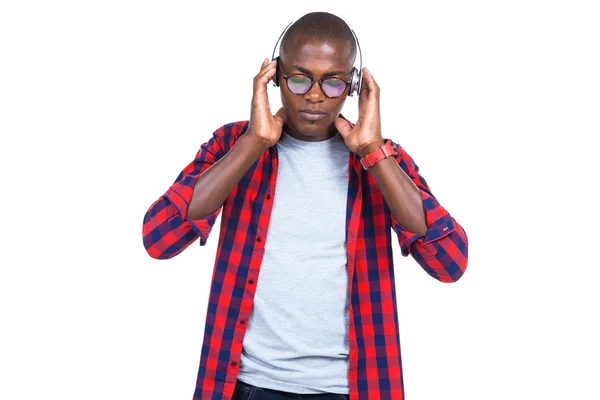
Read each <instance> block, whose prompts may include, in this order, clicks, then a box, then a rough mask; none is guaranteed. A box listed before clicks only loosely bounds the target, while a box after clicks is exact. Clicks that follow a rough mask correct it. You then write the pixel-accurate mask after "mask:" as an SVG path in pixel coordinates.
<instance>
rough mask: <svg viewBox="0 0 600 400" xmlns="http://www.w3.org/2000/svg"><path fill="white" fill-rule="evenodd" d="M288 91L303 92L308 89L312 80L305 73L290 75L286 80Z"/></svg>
mask: <svg viewBox="0 0 600 400" xmlns="http://www.w3.org/2000/svg"><path fill="white" fill-rule="evenodd" d="M287 84H288V88H289V89H290V92H292V93H295V94H304V93H306V92H308V90H309V89H310V85H311V84H312V81H311V80H310V78H309V77H307V76H305V75H292V76H290V77H289V78H288V80H287Z"/></svg>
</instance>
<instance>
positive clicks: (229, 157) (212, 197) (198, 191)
mask: <svg viewBox="0 0 600 400" xmlns="http://www.w3.org/2000/svg"><path fill="white" fill-rule="evenodd" d="M267 149H268V146H267V145H266V144H265V143H264V142H262V141H260V139H259V138H257V137H255V136H252V135H250V134H248V133H246V134H244V135H242V136H240V138H239V139H238V140H237V141H236V142H235V144H234V145H233V147H232V148H231V149H230V150H229V151H228V152H227V154H225V155H224V156H223V157H221V158H220V159H219V160H218V161H217V162H215V163H214V164H213V165H211V166H210V168H208V169H207V170H206V171H204V172H203V173H202V174H201V175H200V176H199V177H198V179H197V180H196V183H195V185H194V193H193V195H192V199H191V201H190V204H189V207H188V210H187V216H188V217H189V218H190V219H194V220H197V219H200V218H202V217H204V216H206V215H208V214H210V213H212V212H214V211H215V210H217V209H219V208H220V207H221V206H222V205H223V203H224V202H225V199H226V198H227V196H229V194H230V193H231V191H232V190H233V188H234V187H235V185H237V184H238V183H239V181H240V179H242V176H244V174H245V173H246V172H247V171H248V169H249V168H250V166H252V164H254V163H255V162H256V160H258V158H259V157H260V156H261V155H262V154H263V153H264V152H265V151H266V150H267Z"/></svg>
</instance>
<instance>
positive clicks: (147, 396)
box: [0, 0, 600, 400]
mask: <svg viewBox="0 0 600 400" xmlns="http://www.w3.org/2000/svg"><path fill="white" fill-rule="evenodd" d="M287 4H288V3H284V2H248V3H242V2H239V4H235V3H233V2H231V1H228V2H225V1H223V2H209V3H208V4H207V3H204V4H202V3H201V2H199V1H197V2H192V1H170V2H166V1H165V2H157V1H133V0H119V1H102V2H100V1H96V2H91V1H87V2H82V1H79V2H77V1H54V2H41V1H38V2H34V1H18V2H17V1H6V2H3V3H2V5H1V6H0V60H1V61H0V124H1V125H0V131H1V136H0V137H1V143H2V145H1V150H0V151H1V153H0V163H1V174H2V196H1V201H2V205H1V208H0V209H1V210H2V220H1V221H2V228H3V229H2V233H1V235H2V240H1V241H0V243H1V245H0V246H1V247H0V249H1V258H0V264H1V277H0V318H1V329H0V335H1V341H0V369H1V370H0V377H1V378H0V381H1V383H0V398H2V399H7V400H17V399H19V400H20V399H41V398H44V399H61V400H67V399H69V400H70V399H89V400H95V399H98V400H100V399H103V400H104V399H119V400H120V399H144V400H154V399H157V400H158V399H161V400H162V399H170V400H178V399H183V400H189V399H191V397H192V394H193V390H194V387H195V381H196V374H197V370H198V365H199V360H200V349H201V345H202V338H203V329H204V322H205V317H206V306H207V301H208V289H209V286H210V278H211V274H212V267H213V263H214V257H215V253H216V245H217V241H218V235H219V233H218V230H219V224H220V218H219V219H218V220H217V222H216V224H215V227H214V229H213V231H212V233H211V236H210V237H209V241H208V244H207V246H205V247H200V246H198V244H197V243H195V244H193V245H192V246H191V247H189V248H188V249H187V250H186V251H185V252H183V253H182V254H180V255H179V256H177V257H176V258H174V259H171V260H166V261H165V260H160V261H158V260H154V259H152V258H150V257H149V256H148V255H147V254H146V252H145V250H144V247H143V245H142V235H141V233H142V219H143V216H144V214H145V212H146V210H147V208H148V207H149V206H150V204H151V203H152V202H153V201H154V200H156V199H157V198H158V197H159V196H160V195H162V194H163V193H164V192H165V191H166V189H167V188H168V187H169V186H170V184H171V183H172V182H173V180H174V179H175V178H176V176H177V175H178V174H179V172H180V170H181V169H182V168H183V167H184V166H185V165H187V163H188V162H190V161H191V160H192V159H193V157H194V155H195V153H196V151H197V150H198V148H199V146H200V145H201V144H202V143H204V142H205V141H207V140H208V139H209V138H210V136H211V134H212V132H213V131H214V130H215V129H217V128H218V127H219V126H221V125H223V124H225V123H228V122H233V121H237V120H244V119H247V118H249V106H250V99H251V96H252V79H253V77H254V75H255V74H256V73H257V72H258V70H259V68H260V64H261V62H262V60H263V59H264V58H265V57H269V58H270V57H271V53H272V51H273V47H274V46H275V42H276V40H277V38H278V37H279V35H280V33H281V31H282V30H283V29H284V28H285V27H286V26H287V24H288V23H290V22H292V21H294V20H295V19H297V18H299V17H301V16H302V15H304V14H305V13H308V12H311V11H329V12H332V13H334V14H336V15H338V16H340V17H342V18H343V19H344V20H345V21H346V22H347V23H348V24H349V25H350V27H351V28H353V29H354V31H355V32H356V34H357V36H358V38H359V40H360V44H361V48H362V51H363V60H364V66H367V67H368V68H369V69H370V70H371V72H372V73H373V75H374V77H375V79H376V80H377V82H378V83H379V85H380V86H381V108H382V110H381V114H382V127H383V134H384V136H385V137H389V138H392V139H393V140H395V141H397V142H398V143H400V144H401V145H402V146H403V147H404V148H405V150H406V151H407V152H408V153H409V154H410V155H411V156H412V157H413V158H414V160H415V161H416V163H417V164H418V165H419V167H420V169H421V173H422V175H423V176H424V177H425V179H426V180H427V181H428V183H429V185H430V187H431V189H432V191H433V193H434V195H436V197H437V198H438V200H439V201H440V202H441V204H442V205H443V206H444V207H446V208H447V209H448V210H449V211H450V213H451V214H452V215H453V216H454V217H455V218H456V220H457V221H458V222H459V223H460V224H461V225H462V226H463V227H464V228H465V229H466V231H467V233H468V235H469V241H470V248H469V265H468V269H467V272H466V274H465V275H464V276H463V278H462V279H461V280H460V281H458V282H456V283H453V284H443V283H440V282H438V281H436V280H434V279H433V278H431V277H429V276H428V275H427V274H426V273H425V272H424V271H423V270H422V269H421V268H420V267H419V266H418V264H417V263H416V262H415V261H414V260H413V259H412V258H410V257H408V258H403V257H401V255H400V252H399V248H398V244H397V242H396V243H395V247H394V253H395V268H396V271H397V273H396V276H397V283H396V284H397V290H398V291H397V297H398V307H399V322H400V329H401V330H400V338H401V344H402V357H403V358H402V361H403V366H404V379H405V389H406V395H407V398H409V399H410V400H420V399H427V400H429V399H457V400H458V399H460V400H464V399H477V400H480V399H503V400H504V399H509V398H510V399H565V398H568V399H599V398H600V389H599V388H598V384H597V383H598V381H597V380H598V375H599V372H600V365H599V361H598V360H599V359H600V347H599V345H598V338H599V337H600V329H599V328H598V322H599V321H598V320H599V318H598V316H599V311H598V306H599V305H600V296H599V294H598V289H597V284H598V283H597V282H598V278H599V277H600V274H599V273H598V269H599V267H600V262H599V261H598V256H599V253H598V246H597V241H598V239H599V235H598V227H599V226H600V225H599V222H600V221H599V218H598V199H597V194H598V192H599V191H598V183H597V182H598V178H597V176H596V175H597V174H598V171H599V170H600V169H599V168H598V161H597V156H596V149H597V145H596V146H592V141H594V140H595V137H596V136H598V134H599V133H600V121H599V119H600V118H599V111H600V79H599V76H600V74H599V73H598V71H600V56H599V53H600V52H599V49H600V44H599V42H600V40H599V38H600V28H599V24H598V20H599V18H600V15H599V13H598V9H597V8H596V7H595V6H596V5H595V4H594V2H593V1H587V2H585V1H532V0H518V1H517V0H509V1H506V0H505V1H495V2H491V1H474V0H473V1H466V0H457V1H452V2H449V1H440V0H438V1H425V2H400V3H394V2H386V4H385V5H384V3H383V2H381V3H378V2H375V1H369V2H355V3H352V2H349V1H336V2H334V1H330V2H323V1H303V2H299V3H298V4H295V5H293V6H291V5H287ZM268 90H269V96H270V100H271V105H272V109H274V110H276V109H277V108H279V106H280V104H281V103H280V101H279V92H278V90H279V89H278V88H275V87H272V86H269V89H268ZM356 101H357V99H356V97H353V98H349V99H348V100H347V102H346V105H345V108H344V110H343V112H344V114H345V115H346V116H348V117H349V118H350V119H352V120H356V117H357V103H356ZM595 143H597V142H595ZM394 237H395V236H394Z"/></svg>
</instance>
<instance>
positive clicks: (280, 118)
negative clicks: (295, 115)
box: [274, 107, 286, 129]
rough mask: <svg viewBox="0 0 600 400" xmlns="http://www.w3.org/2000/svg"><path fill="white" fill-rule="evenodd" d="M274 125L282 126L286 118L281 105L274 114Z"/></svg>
mask: <svg viewBox="0 0 600 400" xmlns="http://www.w3.org/2000/svg"><path fill="white" fill-rule="evenodd" d="M274 119H275V125H277V126H278V127H279V129H281V128H283V124H284V123H285V120H286V115H285V110H284V109H283V107H281V108H280V109H279V110H277V113H276V114H275V117H274Z"/></svg>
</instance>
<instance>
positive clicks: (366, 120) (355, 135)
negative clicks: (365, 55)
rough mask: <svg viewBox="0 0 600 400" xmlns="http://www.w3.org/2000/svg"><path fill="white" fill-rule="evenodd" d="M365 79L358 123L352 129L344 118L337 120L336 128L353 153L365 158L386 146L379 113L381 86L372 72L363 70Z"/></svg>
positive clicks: (359, 98)
mask: <svg viewBox="0 0 600 400" xmlns="http://www.w3.org/2000/svg"><path fill="white" fill-rule="evenodd" d="M362 75H363V77H362V85H361V89H360V93H359V96H358V121H357V122H356V124H355V125H354V128H351V127H350V125H349V124H348V122H346V120H344V119H343V118H340V117H338V118H336V120H335V122H334V123H335V127H336V128H337V130H338V132H340V134H341V135H342V137H343V139H344V143H346V146H348V148H349V149H350V151H352V152H353V153H356V154H358V155H359V156H360V157H364V156H365V155H366V154H368V153H370V152H372V151H375V150H376V149H377V148H378V147H380V146H383V145H384V144H385V142H384V140H383V137H382V136H381V117H380V113H379V85H378V84H377V82H375V79H374V78H373V75H371V72H370V71H369V70H368V69H367V68H366V67H365V68H363V74H362Z"/></svg>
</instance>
